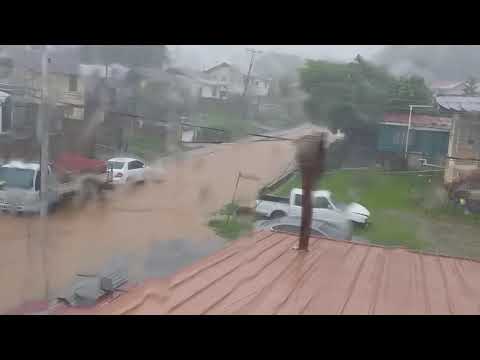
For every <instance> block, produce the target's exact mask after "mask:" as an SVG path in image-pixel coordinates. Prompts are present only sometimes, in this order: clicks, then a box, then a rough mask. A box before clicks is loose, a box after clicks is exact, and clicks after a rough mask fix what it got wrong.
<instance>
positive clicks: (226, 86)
mask: <svg viewBox="0 0 480 360" xmlns="http://www.w3.org/2000/svg"><path fill="white" fill-rule="evenodd" d="M204 73H205V74H207V75H208V77H209V78H210V80H212V81H214V82H216V85H211V84H209V85H207V86H206V87H210V88H212V86H218V88H219V94H218V97H219V98H221V97H222V94H223V96H224V97H228V95H241V94H243V92H244V90H245V81H246V79H247V75H246V74H244V73H243V72H241V71H240V70H239V69H238V68H237V67H236V66H234V65H231V64H228V63H226V62H223V63H221V64H218V65H216V66H214V67H212V68H210V69H208V70H205V71H204ZM270 85H271V79H265V78H262V77H260V76H258V75H255V74H250V80H249V84H248V90H247V95H249V96H256V97H262V96H267V95H268V93H269V90H270ZM212 89H213V92H214V93H216V92H215V88H214V87H213V88H212ZM220 89H221V90H220ZM220 91H225V92H224V93H222V94H220ZM206 92H207V93H208V94H209V92H208V90H206Z"/></svg>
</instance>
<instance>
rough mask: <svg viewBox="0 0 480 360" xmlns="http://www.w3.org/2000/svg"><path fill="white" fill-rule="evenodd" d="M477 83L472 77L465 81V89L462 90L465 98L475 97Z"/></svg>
mask: <svg viewBox="0 0 480 360" xmlns="http://www.w3.org/2000/svg"><path fill="white" fill-rule="evenodd" d="M477 86H478V81H477V79H476V78H474V77H473V76H470V77H469V78H468V79H467V81H465V88H464V89H463V93H464V94H465V95H467V96H477V95H478V91H477Z"/></svg>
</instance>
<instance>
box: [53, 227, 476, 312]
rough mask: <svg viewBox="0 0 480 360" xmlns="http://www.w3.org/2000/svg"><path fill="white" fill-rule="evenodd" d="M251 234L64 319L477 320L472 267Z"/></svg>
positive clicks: (364, 247)
mask: <svg viewBox="0 0 480 360" xmlns="http://www.w3.org/2000/svg"><path fill="white" fill-rule="evenodd" d="M297 243H298V237H297V236H292V235H288V234H284V233H274V232H270V231H259V232H256V233H255V234H254V236H253V237H252V238H251V239H244V240H242V241H237V242H235V243H234V244H232V245H231V246H229V247H227V248H225V249H223V250H222V251H220V252H218V253H216V254H214V255H212V256H210V257H207V258H205V259H203V260H202V261H200V262H198V263H197V264H195V265H193V266H190V267H189V268H186V269H184V270H183V271H181V272H179V273H177V274H176V275H174V276H173V277H171V278H169V279H165V280H152V281H147V282H146V283H144V284H143V285H141V286H139V287H137V288H132V289H130V291H128V292H127V293H126V294H124V295H122V296H120V297H119V298H117V299H116V300H113V301H111V302H103V303H102V304H100V305H98V306H96V307H95V308H93V309H89V310H79V309H74V308H71V309H69V310H68V311H66V312H65V311H63V312H62V313H70V314H478V313H480V307H479V305H478V304H479V301H480V282H479V281H478V279H479V277H480V262H477V261H473V260H469V259H461V258H452V257H446V256H435V255H430V254H422V253H417V252H413V251H409V250H406V249H400V248H385V247H380V246H372V245H368V244H360V243H354V242H349V241H338V240H329V239H324V238H319V237H315V236H312V237H311V239H310V250H309V251H308V252H306V253H305V252H298V251H297V250H294V249H292V247H293V246H294V245H296V244H297Z"/></svg>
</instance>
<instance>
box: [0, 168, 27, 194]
mask: <svg viewBox="0 0 480 360" xmlns="http://www.w3.org/2000/svg"><path fill="white" fill-rule="evenodd" d="M34 175H35V171H33V170H31V169H19V168H11V167H1V168H0V182H5V184H4V187H6V188H16V189H31V188H32V187H33V177H34Z"/></svg>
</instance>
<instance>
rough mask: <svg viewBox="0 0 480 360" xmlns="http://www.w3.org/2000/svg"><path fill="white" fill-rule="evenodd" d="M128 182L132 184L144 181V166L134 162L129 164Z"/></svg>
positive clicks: (139, 162) (136, 161)
mask: <svg viewBox="0 0 480 360" xmlns="http://www.w3.org/2000/svg"><path fill="white" fill-rule="evenodd" d="M127 171H128V180H129V181H132V182H137V181H143V172H144V164H143V163H142V162H141V161H138V160H133V161H130V162H129V163H128V169H127Z"/></svg>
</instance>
